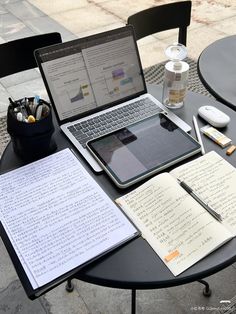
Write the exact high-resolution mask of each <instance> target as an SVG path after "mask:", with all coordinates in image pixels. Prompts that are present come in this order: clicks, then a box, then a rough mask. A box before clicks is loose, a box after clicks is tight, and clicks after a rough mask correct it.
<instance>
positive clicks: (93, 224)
mask: <svg viewBox="0 0 236 314" xmlns="http://www.w3.org/2000/svg"><path fill="white" fill-rule="evenodd" d="M0 187H1V188H0V219H1V223H2V225H3V227H4V229H5V231H6V233H7V235H8V238H9V239H10V241H11V243H12V246H13V248H14V250H15V252H16V253H17V255H18V258H19V260H20V262H21V264H22V266H23V268H24V270H25V272H26V274H27V276H28V278H29V280H30V283H31V285H32V288H33V289H36V288H38V287H41V286H43V285H45V284H47V283H49V282H51V281H52V280H54V279H56V278H57V277H59V276H61V275H63V274H65V273H66V272H68V271H70V270H72V269H74V268H76V267H78V266H81V265H83V264H84V263H86V262H88V261H90V260H92V259H94V258H96V257H98V256H100V255H102V254H104V253H105V252H107V251H109V250H111V249H113V248H115V247H117V246H118V245H120V244H122V243H124V242H125V241H127V240H128V239H131V238H132V237H134V235H135V234H137V230H136V228H135V227H134V226H133V224H132V223H131V222H130V221H129V220H128V219H127V217H126V216H125V215H124V214H123V213H122V211H121V210H120V209H119V208H118V207H117V206H116V205H115V204H114V202H113V201H112V200H111V199H110V198H109V197H108V196H107V195H106V193H105V192H104V191H103V190H102V189H101V188H100V186H99V185H98V184H97V183H96V182H95V180H94V179H93V178H92V177H91V176H90V175H89V174H88V173H87V171H86V170H85V169H84V167H83V166H82V165H81V164H80V162H79V160H78V159H77V157H76V156H75V155H74V154H73V153H72V152H71V151H70V150H69V149H65V150H62V151H60V152H58V153H55V154H53V155H51V156H48V157H46V158H43V159H41V160H38V161H36V162H33V163H31V164H28V165H26V166H24V167H21V168H18V169H16V170H13V171H10V172H8V173H6V174H3V175H1V176H0Z"/></svg>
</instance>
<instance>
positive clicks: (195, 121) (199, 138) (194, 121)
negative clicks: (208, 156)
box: [193, 116, 205, 155]
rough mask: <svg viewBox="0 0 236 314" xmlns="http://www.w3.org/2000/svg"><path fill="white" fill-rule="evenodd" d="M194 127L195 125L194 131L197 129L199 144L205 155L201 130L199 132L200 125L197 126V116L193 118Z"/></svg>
mask: <svg viewBox="0 0 236 314" xmlns="http://www.w3.org/2000/svg"><path fill="white" fill-rule="evenodd" d="M193 125H194V129H195V132H196V135H197V140H198V142H199V144H200V145H201V151H202V155H204V154H205V149H204V146H203V143H202V137H201V134H200V130H199V127H198V124H197V119H196V117H195V116H193Z"/></svg>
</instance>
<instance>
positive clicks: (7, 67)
mask: <svg viewBox="0 0 236 314" xmlns="http://www.w3.org/2000/svg"><path fill="white" fill-rule="evenodd" d="M61 42H62V39H61V35H60V34H59V33H57V32H53V33H48V34H41V35H35V36H31V37H26V38H21V39H16V40H13V41H9V42H7V43H3V44H1V45H0V77H4V76H7V75H11V74H14V73H17V72H21V71H25V70H29V69H33V68H36V67H37V63H36V60H35V58H34V50H35V49H37V48H41V47H46V46H50V45H53V44H57V43H61Z"/></svg>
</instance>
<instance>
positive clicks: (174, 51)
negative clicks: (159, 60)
mask: <svg viewBox="0 0 236 314" xmlns="http://www.w3.org/2000/svg"><path fill="white" fill-rule="evenodd" d="M165 54H166V56H167V57H168V58H169V60H171V61H180V60H183V59H184V58H186V57H187V48H186V47H185V46H184V45H182V44H179V43H174V44H173V45H170V46H168V47H167V48H166V50H165Z"/></svg>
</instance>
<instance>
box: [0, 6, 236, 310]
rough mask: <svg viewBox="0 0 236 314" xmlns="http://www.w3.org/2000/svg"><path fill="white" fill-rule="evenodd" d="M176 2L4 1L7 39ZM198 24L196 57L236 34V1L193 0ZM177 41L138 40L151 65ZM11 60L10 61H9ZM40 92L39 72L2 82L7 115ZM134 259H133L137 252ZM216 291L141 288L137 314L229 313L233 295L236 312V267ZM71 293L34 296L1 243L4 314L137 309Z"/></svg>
mask: <svg viewBox="0 0 236 314" xmlns="http://www.w3.org/2000/svg"><path fill="white" fill-rule="evenodd" d="M166 2H172V1H169V0H159V1H157V0H156V1H155V0H135V1H132V0H106V1H104V0H95V1H93V0H81V1H78V0H64V1H63V0H51V1H49V0H48V1H46V0H29V1H23V0H18V1H17V0H0V43H2V42H5V41H9V40H13V39H16V38H20V37H24V36H30V35H33V34H39V33H44V32H49V31H59V32H60V33H61V34H62V37H63V40H64V41H67V40H70V39H73V38H75V37H77V36H79V37H81V36H84V35H87V34H91V33H95V32H100V31H103V30H106V29H111V28H115V27H119V26H122V25H125V23H126V20H127V17H128V16H129V15H131V14H133V13H134V12H136V11H139V10H141V9H144V8H147V7H150V6H153V5H157V4H161V3H166ZM192 2H193V8H192V23H191V26H190V28H189V31H188V43H187V46H188V51H189V56H190V57H192V58H195V59H197V57H198V56H199V54H200V52H201V51H202V50H203V49H204V48H205V47H206V46H207V45H209V44H210V43H211V42H213V41H214V40H216V39H218V38H222V37H225V36H227V35H231V34H235V33H236V0H215V1H214V0H208V1H203V0H202V1H201V0H193V1H192ZM175 40H176V33H175V32H173V31H169V32H167V33H165V34H164V33H161V34H158V35H155V36H150V37H149V38H145V39H144V40H141V41H140V42H139V49H140V53H141V58H142V63H143V66H144V67H147V66H149V65H152V64H155V63H158V62H160V61H162V60H164V59H165V56H164V53H163V51H164V48H165V47H166V46H167V45H169V44H171V43H172V42H174V41H175ZM6 62H7V60H6ZM34 94H40V95H41V96H42V97H46V96H44V95H45V91H44V86H43V83H42V81H41V78H40V75H39V73H38V71H37V70H33V71H27V73H25V74H24V75H22V74H20V75H17V76H16V77H14V80H13V79H12V78H4V79H1V80H0V116H4V115H5V114H6V108H7V106H6V104H7V99H8V97H9V96H12V97H14V98H20V97H23V96H26V95H34ZM131 258H132V257H131ZM208 281H209V282H210V284H211V286H212V288H213V294H212V296H211V297H210V298H205V297H203V296H202V286H201V285H200V284H199V283H192V284H188V285H183V286H180V287H174V288H169V289H160V290H150V291H139V292H138V293H137V313H138V314H139V313H147V314H149V313H150V314H154V313H163V314H164V313H165V314H172V313H173V314H189V313H197V312H200V313H201V312H206V313H223V308H222V306H221V305H220V301H221V300H223V299H224V300H231V302H232V303H231V305H232V307H231V309H232V310H233V311H232V310H231V311H228V312H227V311H224V313H236V308H234V305H233V304H234V297H235V294H236V288H235V287H236V285H235V283H236V265H232V266H230V267H228V268H227V269H225V270H223V271H222V272H220V273H218V274H216V275H214V276H211V277H210V278H208ZM74 283H75V290H74V292H73V293H71V294H68V293H67V292H66V291H65V289H64V286H65V285H64V284H62V285H60V286H59V287H57V288H56V289H54V290H53V291H51V292H49V293H47V294H46V295H45V296H43V297H41V298H39V299H37V300H36V301H30V300H29V299H27V297H26V295H25V292H24V290H23V289H22V286H21V284H20V282H19V279H18V277H17V275H16V273H15V271H14V268H13V266H12V264H11V261H10V260H9V257H8V254H7V252H6V250H5V248H4V246H3V244H2V242H0V314H3V313H4V314H5V313H7V314H10V313H22V314H41V313H50V314H67V313H68V314H75V313H77V314H88V313H91V314H95V313H96V314H100V313H103V314H105V313H106V314H118V313H119V314H121V313H122V314H126V313H130V292H129V291H124V290H117V289H110V288H103V287H97V286H94V285H91V284H87V283H83V282H80V281H76V280H75V281H74Z"/></svg>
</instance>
